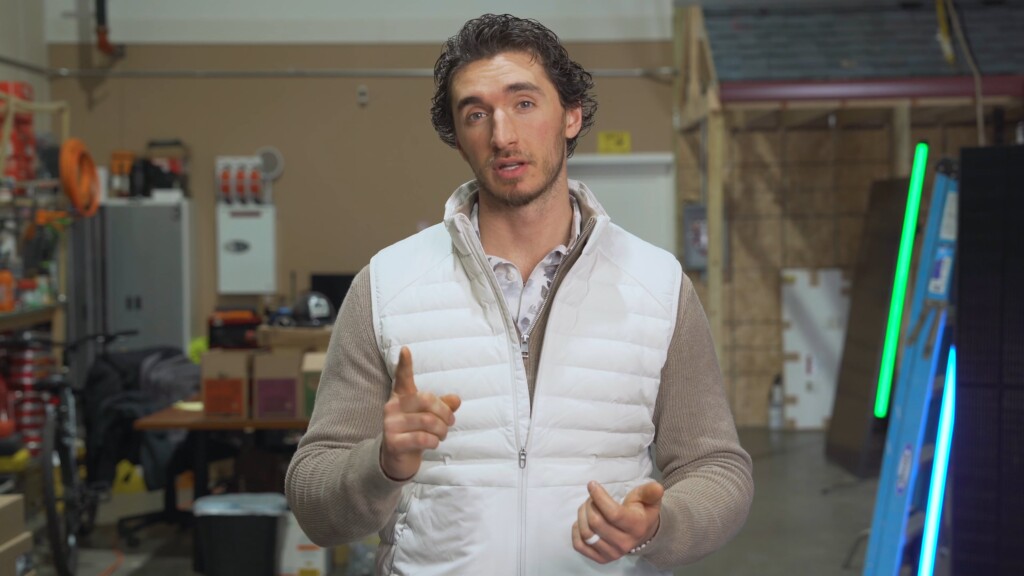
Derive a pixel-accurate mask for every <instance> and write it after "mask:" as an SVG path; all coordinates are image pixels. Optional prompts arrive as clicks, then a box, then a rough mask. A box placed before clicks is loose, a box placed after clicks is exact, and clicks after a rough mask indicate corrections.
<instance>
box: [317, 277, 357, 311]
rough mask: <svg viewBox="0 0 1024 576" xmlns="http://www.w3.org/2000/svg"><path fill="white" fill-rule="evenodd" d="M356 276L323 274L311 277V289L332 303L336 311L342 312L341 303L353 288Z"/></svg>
mask: <svg viewBox="0 0 1024 576" xmlns="http://www.w3.org/2000/svg"><path fill="white" fill-rule="evenodd" d="M355 277H356V275H355V274H321V273H315V274H310V275H309V289H310V290H312V291H314V292H319V293H321V294H323V295H324V296H327V299H328V300H330V301H331V304H332V305H333V306H334V310H335V311H339V310H341V303H342V301H344V300H345V295H346V294H348V289H349V287H350V286H352V279H353V278H355Z"/></svg>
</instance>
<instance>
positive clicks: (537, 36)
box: [430, 14, 597, 156]
mask: <svg viewBox="0 0 1024 576" xmlns="http://www.w3.org/2000/svg"><path fill="white" fill-rule="evenodd" d="M502 52H526V53H528V54H532V55H533V56H534V57H535V58H537V60H538V61H539V62H540V63H541V65H542V66H544V70H545V71H546V72H547V75H548V78H549V79H550V80H551V83H552V84H554V85H555V89H556V90H557V91H558V97H559V100H561V103H562V106H563V107H565V108H567V109H568V108H571V107H573V106H579V107H580V109H581V110H582V112H583V114H582V116H583V122H582V126H581V128H580V131H579V133H578V134H577V135H576V136H575V137H573V138H568V139H567V140H566V143H565V144H566V149H567V156H572V153H573V151H574V150H575V149H576V140H577V139H578V138H579V137H580V136H583V135H584V134H586V132H587V131H588V130H589V129H590V127H591V126H593V124H594V113H595V112H597V100H596V99H595V98H594V95H593V89H594V79H593V77H592V76H591V75H590V73H589V72H587V71H586V70H584V69H583V67H582V66H580V65H579V64H577V63H576V62H575V61H573V60H572V59H571V58H570V57H569V53H568V52H567V51H566V50H565V47H563V46H562V44H561V42H559V40H558V36H556V35H555V33H554V32H552V31H551V30H549V29H548V28H546V27H545V26H544V25H543V24H541V23H540V22H537V21H536V20H531V19H527V18H516V17H515V16H512V15H509V14H501V15H495V14H484V15H483V16H481V17H479V18H474V19H473V20H470V21H469V22H466V24H465V25H463V26H462V29H461V30H459V32H458V34H456V35H455V36H452V37H451V38H449V39H448V41H447V42H445V43H444V47H443V48H442V50H441V55H440V56H439V57H438V59H437V62H436V63H435V64H434V97H433V98H432V99H431V106H430V121H431V123H433V125H434V129H435V130H437V135H438V136H440V137H441V140H442V141H444V143H445V144H447V145H449V146H451V147H453V148H454V147H455V146H456V138H455V119H454V116H453V114H452V103H451V83H452V78H453V77H454V76H455V74H456V72H458V71H459V70H460V69H461V68H462V67H463V66H465V65H467V64H469V63H471V62H475V61H477V60H482V59H487V58H491V57H494V56H496V55H498V54H501V53H502Z"/></svg>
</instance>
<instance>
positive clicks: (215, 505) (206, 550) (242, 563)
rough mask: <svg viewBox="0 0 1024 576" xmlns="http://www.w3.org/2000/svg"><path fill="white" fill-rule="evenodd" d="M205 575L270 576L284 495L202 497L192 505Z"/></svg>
mask: <svg viewBox="0 0 1024 576" xmlns="http://www.w3.org/2000/svg"><path fill="white" fill-rule="evenodd" d="M192 510H193V513H194V514H195V517H196V533H197V534H198V542H197V543H198V545H199V548H200V550H199V553H200V554H202V558H203V574H205V575H206V576H237V575H239V574H245V575H246V576H274V574H275V572H276V571H277V549H278V546H277V530H278V525H279V524H280V520H281V517H282V516H283V515H284V514H285V513H286V512H287V511H288V501H287V499H285V497H284V494H276V493H270V494H219V495H215V496H203V497H202V498H199V499H198V500H196V502H195V505H194V506H193V508H192Z"/></svg>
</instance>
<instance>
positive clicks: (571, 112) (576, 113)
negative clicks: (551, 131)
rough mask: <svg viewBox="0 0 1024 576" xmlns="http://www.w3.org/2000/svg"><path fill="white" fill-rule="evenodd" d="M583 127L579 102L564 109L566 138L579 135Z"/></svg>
mask: <svg viewBox="0 0 1024 576" xmlns="http://www.w3.org/2000/svg"><path fill="white" fill-rule="evenodd" d="M582 129H583V107H582V106H580V105H579V104H577V105H575V106H572V107H569V108H566V109H565V137H566V139H570V138H575V137H576V136H579V133H580V130H582Z"/></svg>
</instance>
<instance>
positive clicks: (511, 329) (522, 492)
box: [462, 225, 529, 574]
mask: <svg viewBox="0 0 1024 576" xmlns="http://www.w3.org/2000/svg"><path fill="white" fill-rule="evenodd" d="M469 228H470V229H471V230H470V232H473V231H472V225H470V226H469ZM462 233H463V235H465V236H469V237H470V238H471V240H470V241H471V242H474V241H475V242H476V245H477V246H476V247H477V248H478V249H477V250H470V252H472V253H473V258H475V259H476V262H477V265H478V266H480V267H481V269H482V270H483V271H484V276H486V277H487V281H488V283H490V286H491V294H492V295H494V296H495V300H497V302H498V307H499V308H500V309H501V319H502V322H504V323H505V331H506V333H507V334H508V335H512V334H515V335H516V336H518V335H519V329H518V328H517V327H516V326H514V325H513V324H512V320H511V319H512V314H511V313H510V312H509V310H508V305H507V304H505V296H504V294H503V293H502V291H501V287H500V286H498V280H497V279H496V278H495V277H494V271H493V270H492V269H491V267H490V264H488V263H487V257H486V256H485V255H484V248H483V245H482V244H480V239H479V238H477V236H476V233H475V232H474V233H471V234H468V235H467V234H466V231H465V230H463V231H462ZM507 342H508V343H509V351H510V352H512V353H513V354H512V357H515V354H514V351H515V345H514V344H512V342H513V340H512V339H511V338H510V339H509V340H507ZM520 353H523V349H522V348H520ZM526 353H527V354H529V351H526ZM510 367H511V368H512V385H513V389H512V418H513V420H514V422H513V426H512V430H513V432H514V433H515V438H516V447H517V448H519V470H520V472H519V490H518V492H519V530H518V532H519V533H518V534H517V535H516V549H517V551H518V552H519V553H518V555H517V556H518V560H519V561H518V564H519V565H518V566H517V570H516V572H517V573H519V574H522V573H523V571H524V570H525V562H524V561H523V556H524V551H523V547H524V540H525V532H526V446H525V444H524V443H523V440H522V437H521V436H520V435H519V400H518V394H517V390H516V389H515V382H516V367H515V363H512V364H510ZM523 371H524V372H525V371H526V366H525V364H524V366H523ZM527 426H529V423H528V424H527Z"/></svg>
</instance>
